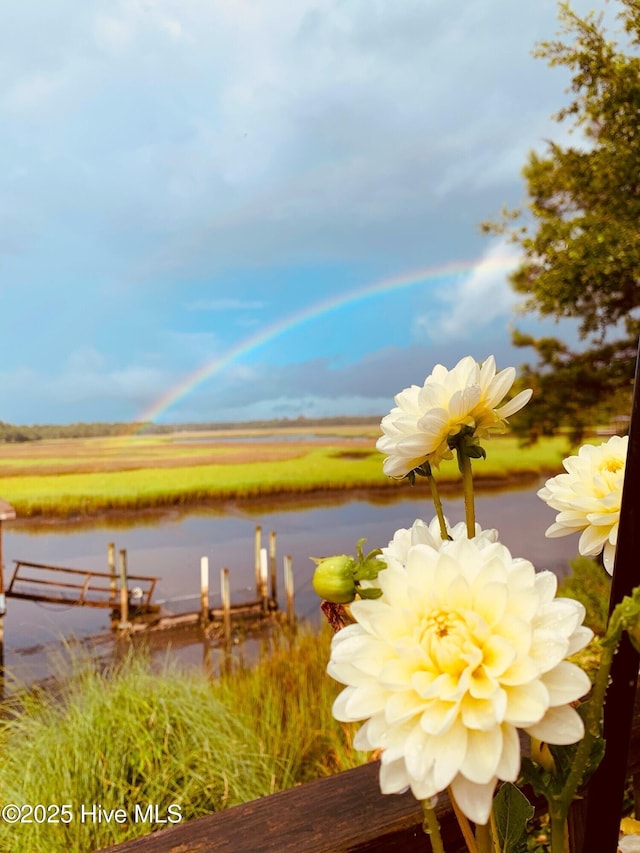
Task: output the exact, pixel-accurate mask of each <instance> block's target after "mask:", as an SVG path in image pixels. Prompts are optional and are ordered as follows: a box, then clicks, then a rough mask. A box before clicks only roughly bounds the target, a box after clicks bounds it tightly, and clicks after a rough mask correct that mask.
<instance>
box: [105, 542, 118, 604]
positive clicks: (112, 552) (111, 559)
mask: <svg viewBox="0 0 640 853" xmlns="http://www.w3.org/2000/svg"><path fill="white" fill-rule="evenodd" d="M107 562H108V563H109V588H110V590H111V598H113V599H115V598H116V594H117V591H118V583H117V577H118V576H117V574H116V546H115V543H113V542H109V544H108V545H107Z"/></svg>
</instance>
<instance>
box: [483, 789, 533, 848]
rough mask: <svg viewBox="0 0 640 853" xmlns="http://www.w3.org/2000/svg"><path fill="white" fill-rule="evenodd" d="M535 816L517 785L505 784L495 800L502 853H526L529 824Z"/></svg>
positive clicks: (495, 817)
mask: <svg viewBox="0 0 640 853" xmlns="http://www.w3.org/2000/svg"><path fill="white" fill-rule="evenodd" d="M533 814H534V808H533V806H532V805H531V803H530V802H529V800H528V799H527V798H526V797H525V795H524V794H523V793H522V791H519V790H518V788H516V786H515V785H512V784H511V782H505V783H504V785H502V786H501V787H500V790H499V791H498V793H497V794H496V796H495V797H494V800H493V817H494V820H495V825H496V830H497V833H498V841H499V851H500V853H526V849H527V823H528V822H529V821H530V820H531V818H532V817H533Z"/></svg>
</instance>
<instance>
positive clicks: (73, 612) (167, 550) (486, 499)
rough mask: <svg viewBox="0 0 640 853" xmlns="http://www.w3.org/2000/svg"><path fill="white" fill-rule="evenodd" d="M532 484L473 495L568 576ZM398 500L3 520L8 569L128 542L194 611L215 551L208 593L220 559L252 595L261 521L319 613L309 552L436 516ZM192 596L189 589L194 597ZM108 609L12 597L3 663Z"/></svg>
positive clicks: (143, 567)
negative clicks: (58, 520) (60, 520)
mask: <svg viewBox="0 0 640 853" xmlns="http://www.w3.org/2000/svg"><path fill="white" fill-rule="evenodd" d="M537 488H538V487H537V486H536V485H529V486H527V487H526V488H523V489H518V490H509V491H504V492H490V493H486V494H481V495H479V496H478V498H477V506H476V512H477V518H478V521H479V523H480V524H481V525H482V526H483V527H498V528H499V530H500V533H501V540H502V542H504V544H505V545H507V546H508V547H509V548H510V550H511V551H512V553H513V554H514V555H515V556H524V557H527V559H529V560H531V561H532V562H533V563H534V565H536V566H537V567H538V568H548V569H551V570H553V571H555V572H556V573H557V574H562V573H563V572H564V571H565V570H566V568H567V561H568V560H569V559H570V558H572V557H573V556H575V554H576V552H577V536H576V537H573V536H569V537H564V538H561V539H551V540H549V539H545V537H544V531H545V529H546V528H547V527H548V525H549V524H551V522H552V521H553V518H554V513H553V511H552V510H550V509H549V508H548V507H547V506H546V505H545V504H544V503H543V502H542V501H541V500H540V499H539V498H537V497H536V494H535V493H536V490H537ZM398 492H399V493H401V495H402V497H401V499H396V500H393V501H389V500H388V499H386V500H385V501H384V502H375V500H374V501H372V500H365V499H354V500H344V501H343V502H336V501H333V502H332V503H331V504H327V505H323V504H321V503H320V502H319V500H309V501H307V502H306V503H305V502H304V501H303V500H301V501H299V502H297V503H295V504H289V505H284V504H280V505H277V506H274V505H273V504H271V505H267V504H265V505H264V506H262V507H257V506H256V505H252V506H251V507H242V506H240V505H236V504H233V505H228V506H226V507H224V510H223V511H221V510H219V509H218V510H213V509H208V510H198V511H192V512H189V513H188V514H178V513H171V514H162V515H157V514H156V515H152V516H146V517H144V518H140V517H138V518H137V519H128V520H126V522H125V523H124V524H123V523H122V522H118V523H115V522H113V521H111V522H108V523H107V522H102V523H96V524H92V525H91V526H79V525H75V526H74V525H72V524H56V525H51V524H44V523H42V524H40V525H39V526H33V525H31V526H29V527H25V526H22V525H20V524H18V525H5V526H4V535H3V552H4V561H5V567H6V568H5V577H6V578H8V577H9V576H10V573H11V572H12V570H13V560H16V559H21V560H27V561H30V562H36V563H38V562H43V563H49V564H53V565H61V566H68V567H75V568H86V569H93V570H98V571H107V544H108V543H109V542H115V545H116V548H117V549H120V548H126V549H127V554H128V567H129V572H130V574H142V575H156V576H158V577H159V578H160V580H159V582H158V585H157V586H156V591H155V593H154V600H156V601H157V600H168V601H175V600H176V599H180V601H179V602H177V603H176V604H175V606H172V607H171V609H175V610H179V609H182V610H185V609H186V610H196V609H198V594H199V583H200V580H199V579H200V558H201V557H202V556H207V557H209V565H210V572H211V582H210V588H211V594H212V600H213V601H215V600H216V598H218V596H217V595H216V593H217V592H218V591H219V574H220V569H221V568H222V567H223V566H227V567H228V568H229V569H230V570H231V587H232V600H237V601H241V600H243V599H247V598H250V597H252V595H253V593H252V589H253V577H254V568H253V548H254V530H255V527H256V525H257V524H260V525H261V526H262V530H263V546H266V545H267V537H268V533H269V531H271V530H275V531H276V533H277V551H278V572H279V578H278V584H279V592H280V593H282V588H283V584H282V557H283V556H284V555H285V554H290V555H291V556H292V558H293V568H294V576H295V594H296V610H297V612H298V614H299V615H300V616H302V617H306V618H316V617H317V614H318V599H317V597H316V596H315V594H314V592H313V589H312V587H311V577H312V574H313V567H314V564H313V563H312V562H311V560H310V559H309V558H310V557H311V556H314V557H319V556H324V555H327V554H335V553H342V552H344V553H347V554H349V553H354V552H355V543H356V541H357V540H358V539H359V538H360V537H363V536H365V537H366V538H367V545H366V546H365V547H370V548H374V547H379V546H383V545H386V544H387V542H388V541H389V539H390V538H391V537H392V536H393V533H394V531H395V530H397V529H398V528H399V527H408V526H410V525H411V524H412V522H413V521H414V519H415V518H417V517H424V518H426V519H430V518H431V517H432V516H433V508H432V505H431V503H430V501H429V500H428V498H427V493H426V492H422V491H421V492H418V489H417V488H416V489H415V491H413V494H414V495H415V494H416V493H418V494H422V496H423V497H422V498H421V499H416V498H415V497H414V498H411V499H409V498H408V497H407V492H408V487H405V488H403V489H402V490H400V489H399V490H398ZM443 503H444V506H445V513H446V514H447V516H448V518H449V520H450V521H452V522H456V521H460V520H462V519H463V518H464V506H463V502H462V498H461V497H460V498H444V500H443ZM188 596H193V598H192V599H190V600H189V599H188V598H187V597H188ZM108 629H109V618H108V611H100V610H93V609H91V608H73V607H63V606H59V605H37V604H33V603H30V602H23V601H18V600H15V599H9V601H8V607H7V616H6V617H5V663H6V665H7V666H9V667H11V666H15V665H18V664H19V663H20V662H23V663H24V662H25V661H27V660H28V659H29V657H30V656H37V655H41V654H42V652H41V646H42V644H45V643H50V642H52V641H56V640H58V639H59V638H60V637H61V636H63V635H64V636H66V635H69V634H70V633H73V634H75V635H76V636H79V637H86V636H89V635H91V634H96V633H100V632H102V631H108Z"/></svg>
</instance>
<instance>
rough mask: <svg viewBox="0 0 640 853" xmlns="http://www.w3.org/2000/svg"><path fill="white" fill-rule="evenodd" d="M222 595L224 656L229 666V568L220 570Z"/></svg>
mask: <svg viewBox="0 0 640 853" xmlns="http://www.w3.org/2000/svg"><path fill="white" fill-rule="evenodd" d="M220 597H221V598H222V624H223V629H224V656H225V663H226V664H227V666H228V663H229V657H230V655H231V594H230V592H229V569H222V571H221V572H220Z"/></svg>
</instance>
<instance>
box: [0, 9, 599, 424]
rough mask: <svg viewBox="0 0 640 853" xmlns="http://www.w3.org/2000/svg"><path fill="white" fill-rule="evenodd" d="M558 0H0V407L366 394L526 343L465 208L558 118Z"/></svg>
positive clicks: (129, 410) (202, 405)
mask: <svg viewBox="0 0 640 853" xmlns="http://www.w3.org/2000/svg"><path fill="white" fill-rule="evenodd" d="M605 3H606V0H592V2H589V1H588V0H584V2H575V3H574V4H573V5H574V8H576V9H577V10H578V11H584V10H585V9H587V8H589V7H591V6H593V5H594V4H595V5H596V6H598V5H599V6H600V7H602V8H605ZM556 8H557V7H556V3H555V2H553V0H518V2H517V3H514V2H513V0H459V2H458V3H445V2H443V0H295V2H294V0H89V2H86V0H48V2H46V3H43V2H42V0H6V2H4V3H3V4H2V9H1V10H0V118H1V126H2V133H1V134H0V157H1V162H2V169H1V170H0V420H4V421H8V422H11V423H45V422H46V423H63V422H69V421H75V420H85V421H92V420H111V421H116V420H117V421H120V420H132V419H136V418H140V417H154V418H156V419H157V420H160V421H171V422H179V421H185V420H214V421H221V420H231V419H234V420H235V419H245V418H246V419H250V418H264V417H266V418H275V417H283V416H287V417H297V416H298V415H300V414H303V415H306V416H309V417H314V416H321V415H331V414H338V413H345V414H374V413H382V412H384V411H386V410H387V409H388V408H389V406H390V404H391V400H392V397H393V394H394V393H396V392H397V391H399V390H400V389H401V388H403V387H405V386H407V385H410V384H411V383H414V382H415V383H421V382H422V381H423V380H424V378H425V376H426V375H427V373H429V372H430V370H431V367H432V366H433V364H434V363H436V362H442V363H444V364H446V365H448V366H453V363H454V362H455V361H456V360H457V359H458V358H459V357H461V356H462V355H465V354H468V353H470V354H472V355H474V356H475V357H476V358H477V359H478V360H482V359H483V358H485V357H486V356H487V355H488V354H489V353H492V352H493V353H495V354H496V356H497V359H498V366H499V367H503V366H507V365H508V364H511V363H515V364H517V363H519V362H521V361H523V360H525V358H526V353H524V352H523V351H515V350H513V349H512V348H511V346H510V343H509V327H510V326H511V325H512V324H513V323H514V306H515V302H516V300H515V297H514V295H513V294H512V293H511V291H510V289H509V286H508V284H507V282H506V275H507V273H508V270H509V268H510V265H513V263H514V257H513V250H509V249H507V248H505V247H504V246H502V245H500V243H499V242H498V241H497V240H495V239H492V238H488V237H485V236H482V235H481V234H480V232H479V228H478V223H479V222H480V221H481V220H483V219H487V218H491V217H493V216H496V215H497V214H498V212H499V210H500V208H501V207H502V205H503V204H505V203H506V204H508V205H512V206H514V205H517V204H518V203H519V202H520V201H521V200H522V199H523V197H524V188H523V184H522V181H521V178H520V169H521V167H522V165H523V163H524V161H525V157H526V154H527V152H528V151H529V150H530V149H532V148H538V149H540V150H542V148H543V146H544V142H543V140H544V139H545V138H547V139H548V138H553V139H555V140H562V139H563V133H564V131H563V130H562V128H560V127H559V126H558V125H557V124H555V123H554V122H553V121H552V119H551V116H552V114H553V113H554V111H555V110H557V109H558V108H559V107H560V106H561V105H562V104H563V103H565V101H566V97H567V96H566V95H565V94H564V89H565V87H566V85H567V83H568V77H567V75H566V72H564V71H563V70H562V69H549V68H548V67H547V65H546V64H545V63H544V62H543V61H542V60H539V59H538V60H536V59H534V58H533V57H532V56H531V49H532V47H533V45H534V44H535V42H536V41H539V40H540V39H545V38H552V37H553V36H554V34H555V32H556V31H557V28H558V24H557V19H556ZM517 322H518V323H519V325H520V326H521V327H524V328H529V329H531V330H535V329H536V328H537V327H536V325H535V322H534V320H533V319H532V318H520V319H519V320H518V321H517Z"/></svg>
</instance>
